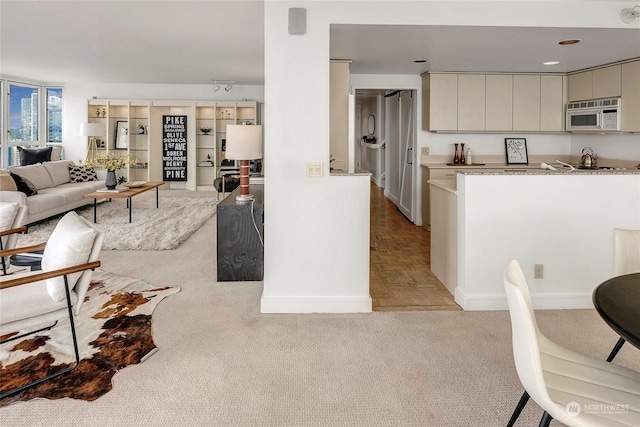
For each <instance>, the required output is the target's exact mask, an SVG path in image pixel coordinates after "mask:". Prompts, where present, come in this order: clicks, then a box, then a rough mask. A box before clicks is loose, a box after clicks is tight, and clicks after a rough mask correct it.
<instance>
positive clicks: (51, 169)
mask: <svg viewBox="0 0 640 427" xmlns="http://www.w3.org/2000/svg"><path fill="white" fill-rule="evenodd" d="M70 165H73V162H72V161H71V160H58V161H55V162H44V163H43V164H42V166H44V168H45V169H46V170H47V172H48V173H49V176H50V177H51V181H52V183H53V186H54V187H57V186H58V185H62V184H66V183H67V182H70V181H71V176H70V175H69V166H70Z"/></svg>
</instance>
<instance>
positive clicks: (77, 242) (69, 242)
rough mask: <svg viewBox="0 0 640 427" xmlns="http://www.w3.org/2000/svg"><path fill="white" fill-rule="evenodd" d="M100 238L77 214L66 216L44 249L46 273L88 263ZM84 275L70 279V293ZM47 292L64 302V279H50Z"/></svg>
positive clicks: (43, 269) (43, 256)
mask: <svg viewBox="0 0 640 427" xmlns="http://www.w3.org/2000/svg"><path fill="white" fill-rule="evenodd" d="M97 234H98V232H97V231H96V230H95V229H94V228H93V227H91V225H89V224H88V223H87V221H85V220H84V219H83V218H81V217H80V216H78V214H77V213H75V212H74V211H71V212H69V213H68V214H66V215H65V216H63V217H62V219H61V220H60V221H58V224H56V228H54V229H53V233H51V236H50V237H49V240H48V241H47V245H46V246H45V247H44V253H43V254H42V271H52V270H58V269H61V268H65V267H73V266H74V265H79V264H84V263H85V262H88V261H89V256H90V255H91V249H93V242H94V240H95V239H96V235H97ZM81 275H82V272H80V273H73V274H69V275H68V276H67V278H68V281H69V290H70V291H71V290H73V288H74V287H75V285H76V282H77V281H78V279H79V278H80V276H81ZM47 291H48V292H49V296H50V297H51V298H52V299H53V300H55V301H62V300H63V299H64V298H65V297H66V292H65V290H64V277H55V278H53V279H47Z"/></svg>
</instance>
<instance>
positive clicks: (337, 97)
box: [329, 61, 350, 169]
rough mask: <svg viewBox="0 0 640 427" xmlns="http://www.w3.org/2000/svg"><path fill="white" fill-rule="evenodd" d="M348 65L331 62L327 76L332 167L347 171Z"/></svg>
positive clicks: (345, 62) (344, 62)
mask: <svg viewBox="0 0 640 427" xmlns="http://www.w3.org/2000/svg"><path fill="white" fill-rule="evenodd" d="M349 63H350V61H331V64H330V75H329V87H330V90H329V104H330V115H329V128H330V132H329V135H330V136H329V138H330V142H329V144H330V151H329V152H330V154H331V156H332V157H333V158H334V159H335V160H334V162H333V167H335V168H336V169H347V166H348V164H349Z"/></svg>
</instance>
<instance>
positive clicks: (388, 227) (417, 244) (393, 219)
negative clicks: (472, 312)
mask: <svg viewBox="0 0 640 427" xmlns="http://www.w3.org/2000/svg"><path fill="white" fill-rule="evenodd" d="M370 209H371V243H370V246H371V249H370V281H369V283H370V286H369V288H370V293H371V298H372V300H373V310H374V311H409V310H413V311H425V310H461V308H460V306H458V305H457V304H456V303H455V301H454V300H453V296H452V295H451V294H450V293H449V291H448V290H447V289H446V288H445V287H444V285H442V283H440V281H439V280H438V279H436V278H435V276H434V275H433V274H432V273H431V271H430V270H429V253H430V247H429V244H430V243H429V241H430V233H429V232H428V231H427V230H426V229H424V228H423V227H417V226H415V225H414V224H412V223H411V222H409V221H408V220H407V218H405V217H404V215H402V214H401V213H400V212H399V211H398V209H397V208H396V206H395V205H394V204H393V203H392V202H391V201H390V200H389V199H387V198H386V197H385V196H384V190H383V189H381V188H379V187H378V186H376V185H374V184H371V208H370Z"/></svg>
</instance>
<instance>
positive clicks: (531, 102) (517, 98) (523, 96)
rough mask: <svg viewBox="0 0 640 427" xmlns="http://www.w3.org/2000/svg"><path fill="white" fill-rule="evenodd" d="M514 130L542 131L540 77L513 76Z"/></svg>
mask: <svg viewBox="0 0 640 427" xmlns="http://www.w3.org/2000/svg"><path fill="white" fill-rule="evenodd" d="M513 130H514V131H516V132H538V131H540V76H539V75H519V74H518V75H514V76H513Z"/></svg>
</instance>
